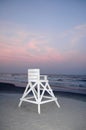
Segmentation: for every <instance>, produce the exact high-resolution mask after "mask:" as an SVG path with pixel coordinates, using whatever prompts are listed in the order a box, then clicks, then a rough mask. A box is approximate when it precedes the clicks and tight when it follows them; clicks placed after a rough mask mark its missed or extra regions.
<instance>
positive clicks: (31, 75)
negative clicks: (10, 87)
mask: <svg viewBox="0 0 86 130" xmlns="http://www.w3.org/2000/svg"><path fill="white" fill-rule="evenodd" d="M39 78H40V69H28V81H33V82H34V81H38V80H39Z"/></svg>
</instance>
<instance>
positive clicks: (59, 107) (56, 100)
mask: <svg viewBox="0 0 86 130" xmlns="http://www.w3.org/2000/svg"><path fill="white" fill-rule="evenodd" d="M55 103H56V105H57V106H58V108H60V105H59V103H58V101H57V99H56V100H55Z"/></svg>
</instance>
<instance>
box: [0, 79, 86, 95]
mask: <svg viewBox="0 0 86 130" xmlns="http://www.w3.org/2000/svg"><path fill="white" fill-rule="evenodd" d="M26 85H27V84H26V83H17V82H16V83H15V82H7V81H0V91H3V92H4V91H5V92H6V91H7V92H17V93H18V92H19V93H23V92H24V90H25V87H26ZM24 86H25V87H24ZM51 88H52V89H53V91H54V92H57V93H62V92H63V93H74V94H82V95H86V88H80V87H77V88H74V87H57V88H55V87H53V86H51Z"/></svg>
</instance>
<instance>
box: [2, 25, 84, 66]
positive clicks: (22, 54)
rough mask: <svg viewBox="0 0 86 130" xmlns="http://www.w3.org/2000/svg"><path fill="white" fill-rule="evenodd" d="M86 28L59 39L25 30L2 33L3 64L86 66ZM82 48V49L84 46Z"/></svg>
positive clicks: (77, 27) (5, 28) (3, 28)
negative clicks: (85, 48)
mask: <svg viewBox="0 0 86 130" xmlns="http://www.w3.org/2000/svg"><path fill="white" fill-rule="evenodd" d="M85 37H86V25H79V26H75V27H74V28H72V29H70V30H67V31H65V32H63V33H61V34H59V35H57V36H56V37H54V36H52V37H50V35H47V34H42V33H40V34H39V33H38V32H31V31H30V30H29V31H27V30H24V29H22V28H15V27H12V28H8V27H2V30H0V62H2V63H3V64H11V65H12V64H13V65H20V66H22V65H24V64H27V65H41V66H47V65H48V66H54V65H55V66H58V65H59V66H63V67H64V66H68V65H75V66H77V65H82V66H83V65H86V60H85V56H84V55H86V52H85V51H84V53H83V51H82V50H81V47H80V46H79V45H82V44H84V43H83V39H84V38H85ZM82 48H83V47H82Z"/></svg>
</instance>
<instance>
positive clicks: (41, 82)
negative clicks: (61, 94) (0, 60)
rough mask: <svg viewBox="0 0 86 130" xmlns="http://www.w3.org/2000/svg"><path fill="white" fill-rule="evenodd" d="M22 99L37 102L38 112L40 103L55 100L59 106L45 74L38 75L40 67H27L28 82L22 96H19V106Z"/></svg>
mask: <svg viewBox="0 0 86 130" xmlns="http://www.w3.org/2000/svg"><path fill="white" fill-rule="evenodd" d="M23 101H25V102H29V103H34V104H37V105H38V113H39V114H40V105H41V104H44V103H48V102H52V101H55V103H56V104H57V106H58V107H60V105H59V103H58V101H57V98H56V97H55V95H54V93H53V91H52V89H51V87H50V85H49V81H48V79H47V76H46V75H40V69H28V83H27V86H26V89H25V91H24V94H23V96H22V98H20V102H19V107H20V106H21V104H22V102H23Z"/></svg>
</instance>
